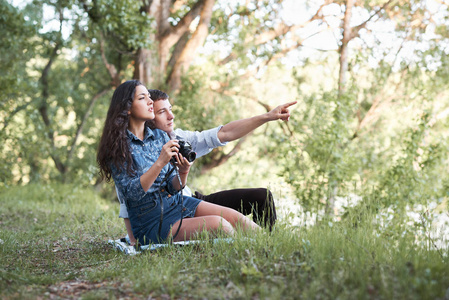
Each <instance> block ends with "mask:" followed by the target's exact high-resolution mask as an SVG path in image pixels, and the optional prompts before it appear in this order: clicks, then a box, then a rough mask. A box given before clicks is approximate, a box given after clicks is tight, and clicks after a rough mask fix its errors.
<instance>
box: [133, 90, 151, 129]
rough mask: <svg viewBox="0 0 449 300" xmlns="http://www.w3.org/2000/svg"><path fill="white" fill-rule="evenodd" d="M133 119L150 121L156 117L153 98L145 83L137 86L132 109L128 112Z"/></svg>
mask: <svg viewBox="0 0 449 300" xmlns="http://www.w3.org/2000/svg"><path fill="white" fill-rule="evenodd" d="M128 114H129V116H130V118H131V119H134V120H136V121H148V120H153V119H154V110H153V100H151V98H150V94H149V93H148V90H147V88H146V87H144V86H143V85H138V86H137V87H136V92H135V93H134V99H133V102H132V104H131V109H130V110H129V112H128Z"/></svg>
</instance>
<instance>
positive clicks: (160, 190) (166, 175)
mask: <svg viewBox="0 0 449 300" xmlns="http://www.w3.org/2000/svg"><path fill="white" fill-rule="evenodd" d="M175 170H176V175H177V177H178V181H179V185H180V186H181V190H180V193H181V221H180V222H179V225H178V230H177V231H176V233H175V235H173V236H172V239H174V238H175V237H176V236H177V235H178V233H179V230H180V229H181V225H182V220H183V214H184V211H183V206H184V197H183V195H182V190H183V185H182V182H181V177H180V176H179V172H178V167H177V166H176V165H174V164H173V168H172V169H171V170H170V171H169V172H167V174H165V177H164V179H163V180H162V181H161V183H160V185H159V201H160V206H161V217H160V219H159V231H158V237H159V242H162V237H161V230H162V222H163V221H164V200H163V198H162V194H161V192H162V188H163V186H162V185H163V183H164V182H167V185H168V178H169V176H170V175H171V174H172V173H173V171H175Z"/></svg>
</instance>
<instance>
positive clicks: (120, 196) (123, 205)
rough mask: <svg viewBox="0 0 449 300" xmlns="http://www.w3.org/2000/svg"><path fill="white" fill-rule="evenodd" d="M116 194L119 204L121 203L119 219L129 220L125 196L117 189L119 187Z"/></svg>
mask: <svg viewBox="0 0 449 300" xmlns="http://www.w3.org/2000/svg"><path fill="white" fill-rule="evenodd" d="M115 193H116V194H117V199H118V202H120V211H119V213H118V217H119V218H129V215H128V209H127V208H126V203H125V199H124V197H123V194H122V193H121V192H120V190H119V189H118V188H117V186H116V187H115Z"/></svg>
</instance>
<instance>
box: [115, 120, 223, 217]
mask: <svg viewBox="0 0 449 300" xmlns="http://www.w3.org/2000/svg"><path fill="white" fill-rule="evenodd" d="M222 127H223V125H220V126H218V127H215V128H212V129H208V130H204V131H188V130H182V129H175V131H174V132H175V134H176V137H177V138H181V139H183V140H186V141H188V142H189V143H190V144H191V145H192V149H193V151H195V152H196V158H199V157H201V156H203V155H206V154H208V153H209V152H211V151H212V149H214V148H217V147H220V146H225V145H226V144H227V142H224V143H222V142H221V141H220V139H219V138H218V131H220V129H221V128H222ZM158 131H160V130H158ZM128 135H132V136H133V137H134V138H135V139H137V137H136V136H135V135H134V134H132V133H131V132H129V133H128ZM164 144H165V143H164ZM156 159H157V158H156ZM115 190H116V192H117V198H118V200H119V202H120V212H119V217H120V218H128V217H129V216H128V210H127V208H126V204H125V201H124V200H125V199H124V196H123V193H122V192H121V191H120V189H119V188H118V187H117V186H116V188H115ZM183 194H184V195H186V196H192V192H191V191H190V189H189V187H188V186H185V188H184V191H183Z"/></svg>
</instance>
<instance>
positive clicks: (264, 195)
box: [194, 188, 276, 230]
mask: <svg viewBox="0 0 449 300" xmlns="http://www.w3.org/2000/svg"><path fill="white" fill-rule="evenodd" d="M194 197H195V198H197V199H201V200H204V201H207V202H210V203H214V204H218V205H221V206H226V207H229V208H232V209H235V210H237V211H239V212H241V213H242V214H244V215H249V214H253V220H254V222H256V223H257V224H259V225H262V226H269V229H270V230H271V229H272V227H273V225H274V223H275V222H276V208H275V205H274V201H273V195H272V194H271V192H270V190H268V189H264V188H258V189H235V190H226V191H221V192H217V193H213V194H210V195H202V194H201V193H199V192H197V191H195V195H194Z"/></svg>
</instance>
